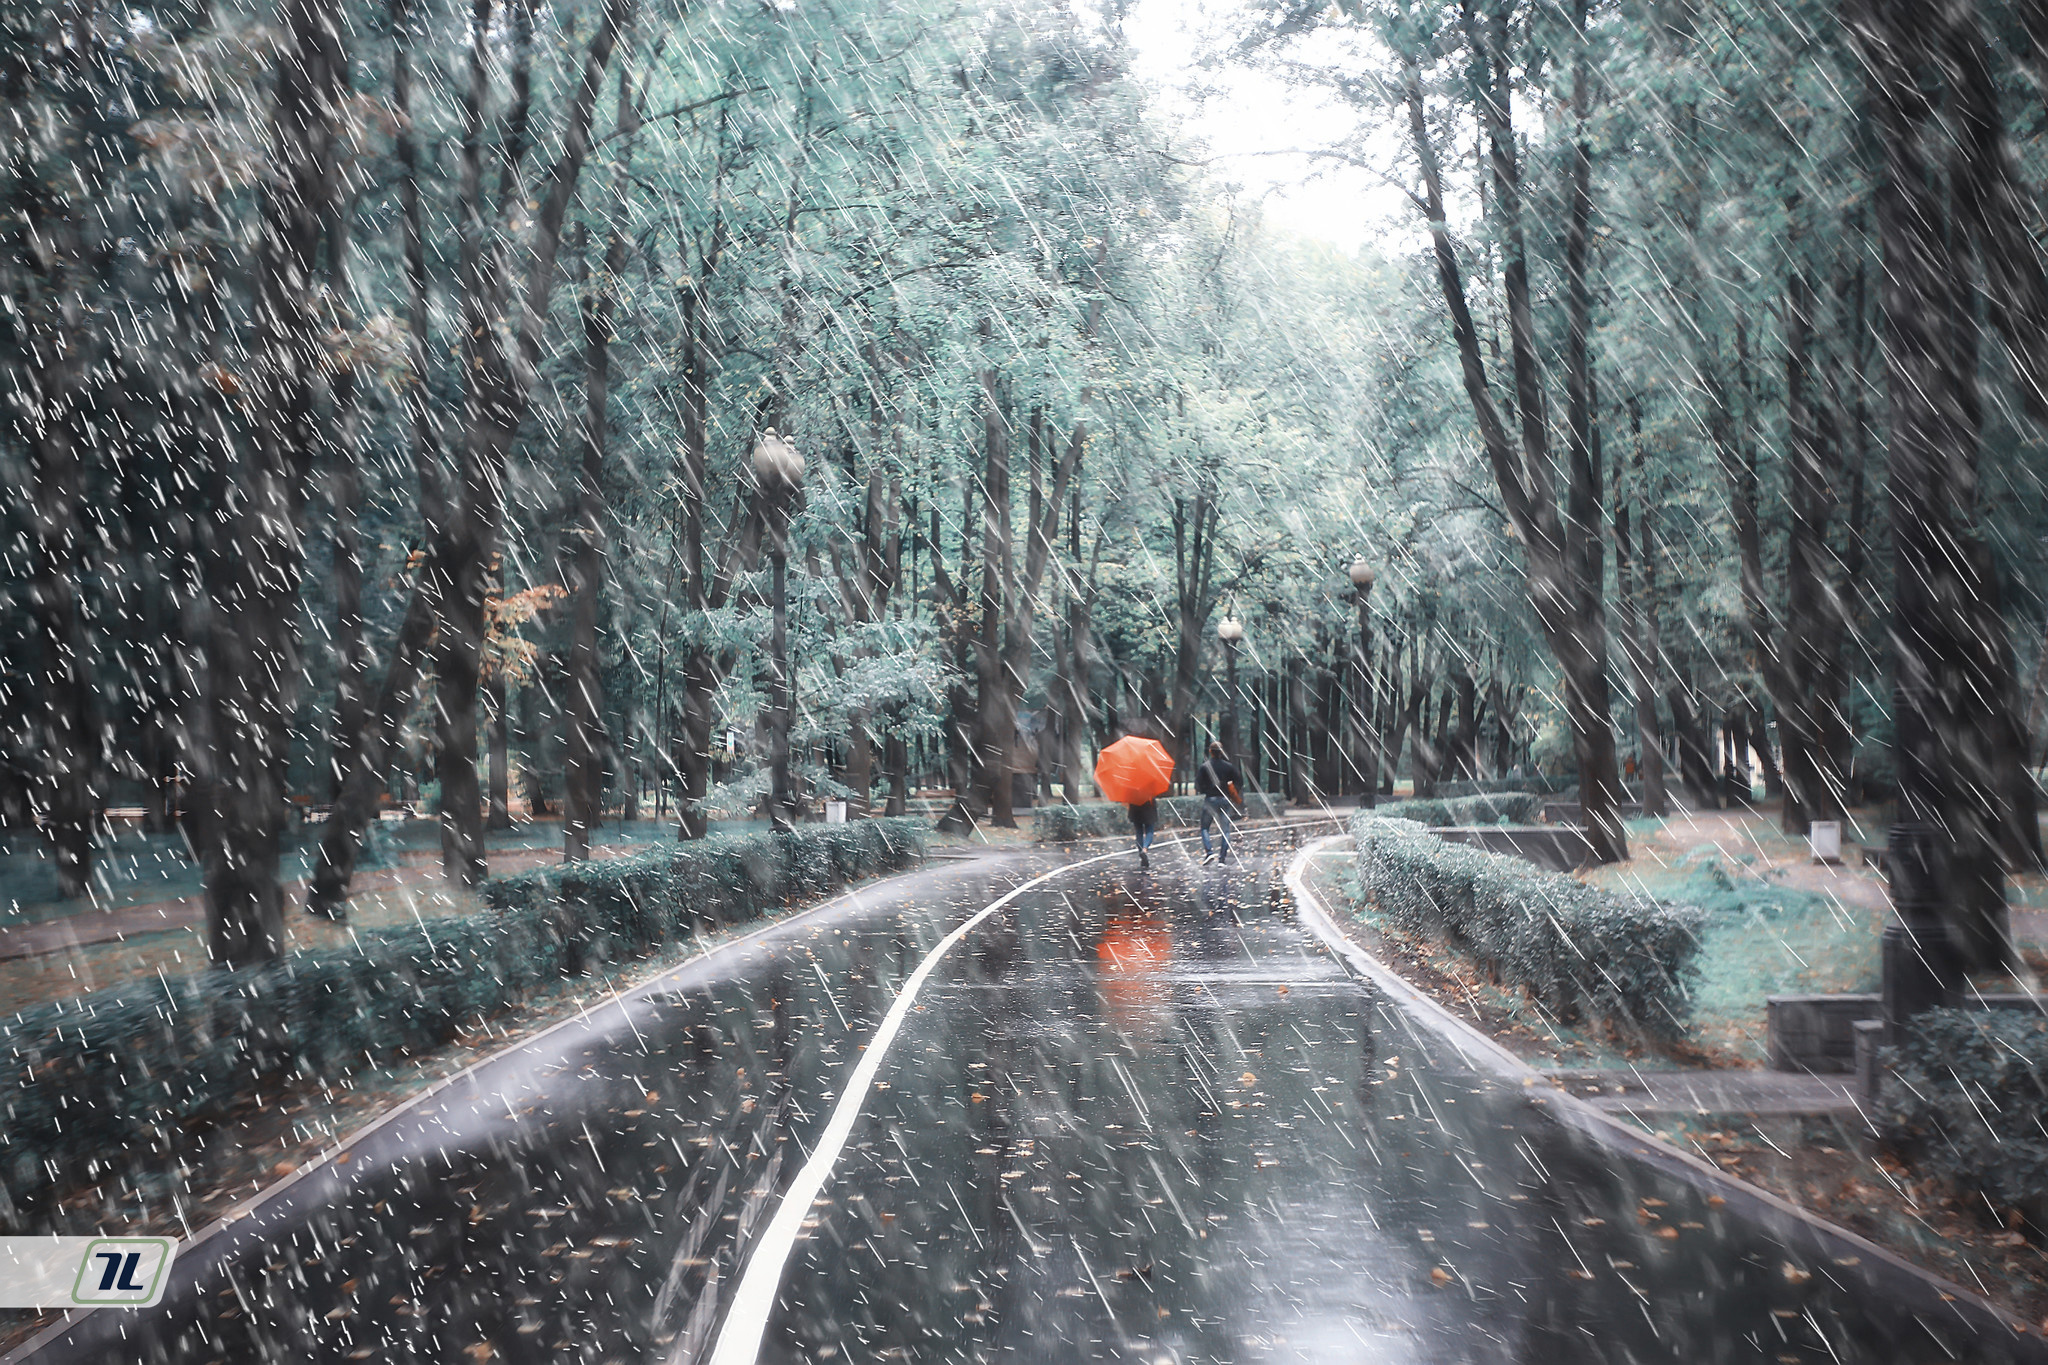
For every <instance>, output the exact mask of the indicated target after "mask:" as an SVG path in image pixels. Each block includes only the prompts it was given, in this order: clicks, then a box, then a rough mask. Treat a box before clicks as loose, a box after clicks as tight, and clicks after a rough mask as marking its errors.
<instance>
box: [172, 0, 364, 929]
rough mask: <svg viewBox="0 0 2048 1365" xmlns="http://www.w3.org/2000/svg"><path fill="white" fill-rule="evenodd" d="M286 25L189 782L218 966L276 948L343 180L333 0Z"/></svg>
mask: <svg viewBox="0 0 2048 1365" xmlns="http://www.w3.org/2000/svg"><path fill="white" fill-rule="evenodd" d="M284 27H285V30H286V33H287V39H286V49H285V51H284V53H283V54H282V56H281V58H280V60H279V63H278V77H277V87H276V95H275V100H274V104H273V108H272V117H271V122H270V128H269V132H268V139H267V151H268V158H269V174H268V177H267V178H266V180H265V181H264V183H263V187H262V191H261V203H262V211H261V219H262V226H261V229H260V233H259V237H258V246H257V253H256V256H257V268H256V299H257V302H256V316H257V329H256V331H257V335H256V338H255V343H254V347H253V350H252V355H251V362H252V364H251V373H252V379H253V384H252V387H253V389H254V391H255V393H256V395H257V397H256V402H255V410H256V418H255V430H254V432H253V433H252V439H251V440H250V441H249V442H248V443H247V445H246V447H245V448H244V450H243V451H242V453H241V457H240V459H239V460H238V461H237V462H236V466H235V468H234V470H233V472H232V473H231V475H230V480H231V485H232V498H231V501H230V503H229V505H228V507H227V508H226V509H224V511H225V512H226V517H225V519H224V520H223V521H222V523H221V525H220V526H219V527H217V528H216V531H215V536H216V553H215V554H214V555H213V557H212V564H213V569H214V584H213V599H214V600H213V621H212V630H211V633H210V638H209V647H208V651H207V680H208V689H207V701H208V705H209V710H210V712H211V715H210V717H209V729H210V732H211V740H212V744H211V750H212V752H211V754H210V758H211V760H212V761H211V767H210V771H207V772H206V773H205V775H204V780H203V781H202V783H201V784H200V786H201V788H202V789H203V791H204V793H205V795H204V798H203V799H204V801H205V803H206V805H207V806H208V812H207V820H208V823H209V825H210V827H211V831H212V837H211V838H210V839H208V840H207V843H206V846H205V858H204V861H205V865H206V866H205V881H206V902H207V946H208V952H209V954H210V955H211V957H212V959H213V961H214V962H215V963H216V964H218V965H221V966H228V967H238V966H244V965H248V964H251V963H257V962H267V961H271V960H274V959H276V958H277V957H279V956H281V955H282V954H283V952H284V947H285V944H284V903H283V889H282V887H281V886H280V885H279V882H278V858H279V845H280V843H281V840H282V836H283V831H284V817H285V802H286V790H285V776H286V765H287V764H288V762H289V760H290V755H291V722H292V717H293V712H294V711H295V710H296V707H297V700H298V698H297V690H298V689H297V681H298V678H299V676H300V667H299V642H298V631H297V624H298V622H297V617H298V607H299V601H298V596H299V582H300V575H301V569H302V564H303V542H302V530H301V528H302V524H303V517H304V510H305V500H306V489H307V483H308V479H309V477H310V473H311V468H310V466H311V459H312V452H313V450H314V448H315V446H316V445H317V444H318V441H317V437H316V433H315V430H314V426H315V424H314V394H313V376H314V375H315V374H317V373H320V372H321V371H322V368H323V362H324V357H323V356H322V355H321V347H320V333H321V330H322V326H323V323H322V320H321V319H320V318H318V317H317V316H316V315H315V312H314V307H313V293H314V290H313V281H314V280H315V279H317V278H318V268H319V246H320V240H321V236H322V232H323V229H325V228H326V227H327V226H328V223H329V218H330V215H331V214H332V212H333V205H334V203H335V196H336V195H337V193H338V192H339V189H340V186H341V183H342V180H341V169H340V166H339V165H338V161H337V155H338V150H339V148H338V142H337V138H336V132H337V121H338V119H339V116H340V106H341V102H342V100H343V99H344V98H345V96H346V94H347V81H348V57H347V55H346V53H344V52H343V50H342V46H341V33H342V32H343V28H342V17H341V15H340V14H339V12H338V10H337V9H336V8H335V7H334V6H333V4H332V2H331V0H290V3H288V4H287V5H286V6H285V8H284Z"/></svg>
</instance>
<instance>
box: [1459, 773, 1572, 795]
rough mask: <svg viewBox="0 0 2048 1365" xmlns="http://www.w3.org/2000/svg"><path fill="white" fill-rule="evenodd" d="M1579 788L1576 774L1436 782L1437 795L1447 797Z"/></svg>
mask: <svg viewBox="0 0 2048 1365" xmlns="http://www.w3.org/2000/svg"><path fill="white" fill-rule="evenodd" d="M1578 789H1579V779H1578V778H1577V777H1576V776H1573V777H1483V778H1478V779H1468V778H1460V779H1458V780H1457V781H1455V782H1439V783H1437V784H1436V792H1435V795H1437V796H1438V797H1441V798H1446V799H1448V798H1451V797H1459V796H1497V795H1499V794H1500V793H1502V792H1535V793H1536V794H1537V795H1538V796H1556V795H1558V794H1560V793H1562V792H1576V791H1577V790H1578Z"/></svg>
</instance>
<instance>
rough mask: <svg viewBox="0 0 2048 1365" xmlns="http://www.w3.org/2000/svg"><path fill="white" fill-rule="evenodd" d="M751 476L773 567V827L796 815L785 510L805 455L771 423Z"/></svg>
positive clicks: (770, 707) (782, 826)
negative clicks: (791, 780) (792, 777)
mask: <svg viewBox="0 0 2048 1365" xmlns="http://www.w3.org/2000/svg"><path fill="white" fill-rule="evenodd" d="M754 482H755V485H756V487H758V488H759V489H760V491H761V502H762V512H763V514H764V519H765V521H766V523H767V531H768V562H769V565H770V566H771V569H772V573H773V582H772V583H771V584H770V586H769V590H768V591H769V598H770V600H771V601H772V602H773V604H774V608H775V628H774V634H773V638H772V641H771V643H770V645H769V694H768V765H769V792H768V819H769V820H770V821H771V822H772V823H773V824H774V825H775V827H776V828H777V829H787V828H788V827H789V826H790V825H791V824H792V823H793V821H794V818H795V813H796V800H795V797H794V794H793V793H792V792H791V790H790V783H789V727H790V718H791V711H792V709H793V700H792V695H791V693H792V689H791V687H790V677H789V592H788V571H789V514H790V504H791V503H792V502H793V501H794V500H795V496H796V491H797V490H798V489H799V488H801V487H803V482H804V457H803V455H802V453H801V452H799V451H798V450H797V448H796V446H795V445H794V444H792V443H791V442H790V441H789V440H788V439H787V438H786V437H782V436H778V435H776V434H775V428H773V427H770V428H768V429H767V430H766V431H764V432H762V433H761V439H760V440H759V441H758V442H756V443H755V445H754Z"/></svg>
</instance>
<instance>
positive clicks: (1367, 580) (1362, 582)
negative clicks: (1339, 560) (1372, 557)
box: [1350, 555, 1373, 592]
mask: <svg viewBox="0 0 2048 1365" xmlns="http://www.w3.org/2000/svg"><path fill="white" fill-rule="evenodd" d="M1350 573H1351V586H1352V587H1354V588H1356V589H1358V590H1359V591H1360V592H1371V591H1372V583H1373V571H1372V565H1370V564H1368V563H1366V562H1365V556H1364V555H1360V556H1359V557H1358V558H1356V559H1354V560H1352V561H1351V569H1350Z"/></svg>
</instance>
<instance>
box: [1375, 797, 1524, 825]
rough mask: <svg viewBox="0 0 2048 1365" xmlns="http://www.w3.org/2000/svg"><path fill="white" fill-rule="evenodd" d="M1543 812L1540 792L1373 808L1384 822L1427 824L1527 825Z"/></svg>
mask: <svg viewBox="0 0 2048 1365" xmlns="http://www.w3.org/2000/svg"><path fill="white" fill-rule="evenodd" d="M1542 813H1543V797H1542V795H1541V794H1540V793H1537V792H1492V793H1485V792H1482V793H1479V794H1477V795H1474V796H1455V797H1449V798H1444V799H1431V798H1429V797H1422V798H1419V799H1416V800H1410V801H1389V802H1387V803H1385V804H1384V805H1381V806H1377V807H1375V808H1374V809H1373V814H1374V815H1377V816H1379V817H1380V818H1381V819H1385V820H1415V821H1418V822H1420V823H1422V824H1425V825H1432V826H1439V827H1441V826H1444V825H1497V824H1500V823H1501V822H1502V821H1506V822H1507V823H1509V824H1515V825H1525V824H1528V823H1529V822H1530V821H1532V820H1534V819H1535V818H1536V817H1537V816H1539V815H1541V814H1542Z"/></svg>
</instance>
